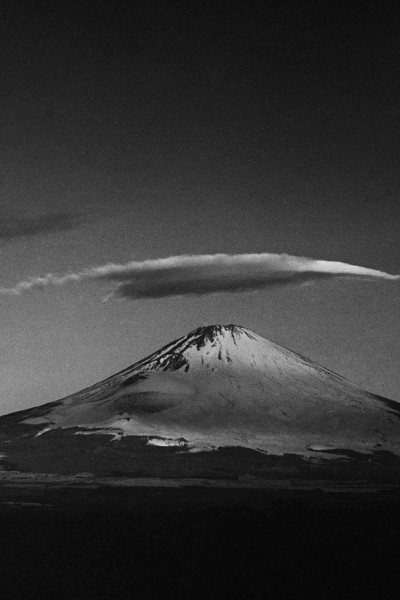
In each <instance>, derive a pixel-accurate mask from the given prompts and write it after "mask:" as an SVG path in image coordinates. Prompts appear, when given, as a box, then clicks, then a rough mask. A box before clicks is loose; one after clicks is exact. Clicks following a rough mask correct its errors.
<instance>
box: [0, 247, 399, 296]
mask: <svg viewBox="0 0 400 600" xmlns="http://www.w3.org/2000/svg"><path fill="white" fill-rule="evenodd" d="M339 277H340V278H342V277H350V278H361V279H369V280H374V279H380V280H387V281H399V280H400V275H390V274H389V273H385V272H383V271H377V270H375V269H368V268H365V267H358V266H355V265H349V264H347V263H342V262H334V261H326V260H315V259H312V258H304V257H298V256H290V255H288V254H266V253H264V254H210V255H208V254H206V255H197V256H196V255H195V256H191V255H182V256H171V257H168V258H159V259H152V260H143V261H133V262H128V263H125V264H113V263H109V264H106V265H102V266H98V267H90V268H88V269H85V270H83V271H79V272H77V273H67V274H65V275H61V276H58V275H53V274H51V273H49V274H48V275H45V276H44V277H32V278H30V279H27V280H26V281H20V282H19V283H17V284H16V285H15V286H13V287H9V288H6V287H2V288H0V294H2V295H9V296H18V295H20V294H22V293H23V292H26V291H29V290H32V289H34V288H46V287H48V286H64V285H67V284H69V283H74V282H81V281H86V280H94V281H108V282H115V283H116V287H115V288H114V290H113V291H112V292H111V294H110V295H109V296H108V297H107V299H109V298H112V297H120V298H127V299H130V300H137V299H144V298H165V297H170V296H185V295H208V294H215V293H221V292H244V291H252V290H260V289H265V288H268V287H273V286H281V285H295V284H297V285H300V284H303V283H307V282H317V281H321V280H325V279H332V278H339Z"/></svg>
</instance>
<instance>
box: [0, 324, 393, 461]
mask: <svg viewBox="0 0 400 600" xmlns="http://www.w3.org/2000/svg"><path fill="white" fill-rule="evenodd" d="M399 419H400V404H399V403H397V402H394V401H391V400H387V399H384V398H381V397H379V396H376V395H374V394H371V393H369V392H367V391H365V390H363V389H362V388H360V387H359V386H356V385H355V384H353V383H351V382H349V381H348V380H346V379H344V378H343V377H340V376H339V375H337V374H335V373H333V372H331V371H329V370H328V369H325V368H323V367H320V366H318V365H316V364H315V363H313V362H311V361H309V360H307V359H306V358H304V357H302V356H299V355H298V354H295V353H293V352H291V351H290V350H287V349H285V348H283V347H281V346H279V345H277V344H275V343H273V342H270V341H268V340H266V339H264V338H262V337H260V336H258V335H257V334H255V333H253V332H251V331H248V330H246V329H244V328H242V327H238V326H235V325H228V326H220V325H217V326H210V327H200V328H198V329H196V330H195V331H193V332H191V333H189V334H188V335H186V336H184V337H182V338H179V339H178V340H175V341H174V342H172V343H171V344H168V345H167V346H165V347H163V348H162V349H161V350H159V351H157V352H155V353H153V354H151V355H150V356H148V357H146V358H145V359H143V360H141V361H139V362H137V363H135V364H134V365H132V366H130V367H128V368H127V369H125V370H123V371H121V372H120V373H117V374H116V375H113V376H112V377H109V378H108V379H106V380H104V381H102V382H100V383H98V384H96V385H94V386H92V387H89V388H87V389H85V390H83V391H81V392H78V393H77V394H74V395H72V396H69V397H67V398H64V399H62V400H58V401H56V402H52V403H49V404H46V405H42V406H39V407H37V408H33V409H29V410H26V411H22V412H19V413H12V414H10V415H6V416H4V417H2V418H0V435H1V438H0V439H3V441H4V443H3V444H2V445H1V444H0V451H1V452H4V453H6V454H8V453H10V451H11V448H12V445H13V443H14V442H13V440H15V439H17V438H18V437H20V438H21V437H22V438H23V439H24V440H25V443H26V440H27V439H32V438H34V439H35V440H36V441H37V442H38V441H39V440H42V441H43V442H44V438H46V437H47V438H48V439H54V440H55V439H59V440H60V439H61V438H62V439H65V438H66V435H69V436H71V435H73V436H77V437H78V436H82V435H84V436H89V435H95V436H96V438H97V439H99V436H100V435H102V436H104V434H109V435H111V436H112V437H111V438H110V437H108V438H107V443H109V442H110V441H111V440H113V441H114V444H115V443H118V441H119V440H121V439H125V440H131V442H132V443H133V440H134V439H136V440H139V439H140V440H142V441H143V440H144V443H145V444H146V446H149V445H150V446H155V447H157V448H163V449H164V450H165V451H167V450H168V449H169V450H170V449H171V448H174V450H175V451H178V450H179V452H189V453H193V452H201V451H205V450H215V449H217V448H232V447H239V448H246V449H249V450H257V451H262V452H264V453H268V454H269V455H274V456H283V455H287V454H292V455H298V456H301V457H310V456H313V457H314V456H319V457H320V458H325V459H332V458H335V457H337V454H338V453H342V454H343V453H344V454H346V452H347V453H349V452H356V453H364V454H365V453H377V452H380V453H390V454H391V455H395V456H400V420H399ZM49 436H50V437H49ZM57 436H58V437H57ZM103 439H104V437H103ZM6 440H11V441H6ZM88 443H89V440H88ZM114 447H115V446H114Z"/></svg>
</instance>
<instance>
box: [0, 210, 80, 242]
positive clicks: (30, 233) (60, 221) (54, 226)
mask: <svg viewBox="0 0 400 600" xmlns="http://www.w3.org/2000/svg"><path fill="white" fill-rule="evenodd" d="M85 221H86V218H85V217H84V216H83V215H81V214H77V213H67V212H58V213H52V214H47V215H35V216H17V215H10V214H2V213H0V240H2V241H11V240H13V239H17V238H26V237H34V236H40V235H44V234H47V233H54V232H58V231H67V230H69V229H75V227H78V226H79V225H81V224H82V223H84V222H85Z"/></svg>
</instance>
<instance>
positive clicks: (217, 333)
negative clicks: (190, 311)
mask: <svg viewBox="0 0 400 600" xmlns="http://www.w3.org/2000/svg"><path fill="white" fill-rule="evenodd" d="M242 335H247V336H249V335H251V332H250V331H248V330H247V329H245V328H244V327H241V326H240V325H233V324H229V325H206V326H203V327H198V328H197V329H195V330H194V331H191V332H190V333H188V335H187V336H186V337H187V339H193V341H195V342H196V346H197V349H198V350H199V349H200V348H201V347H202V346H204V345H205V344H206V343H207V342H210V343H212V342H214V341H216V340H222V339H223V338H226V337H227V336H230V337H231V338H233V339H235V338H238V337H240V336H242Z"/></svg>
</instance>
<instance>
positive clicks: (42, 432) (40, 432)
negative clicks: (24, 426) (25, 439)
mask: <svg viewBox="0 0 400 600" xmlns="http://www.w3.org/2000/svg"><path fill="white" fill-rule="evenodd" d="M47 431H51V427H45V428H44V429H42V430H41V431H39V433H37V434H36V435H35V437H39V435H43V434H44V433H46V432H47Z"/></svg>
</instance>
